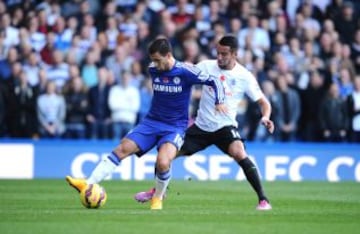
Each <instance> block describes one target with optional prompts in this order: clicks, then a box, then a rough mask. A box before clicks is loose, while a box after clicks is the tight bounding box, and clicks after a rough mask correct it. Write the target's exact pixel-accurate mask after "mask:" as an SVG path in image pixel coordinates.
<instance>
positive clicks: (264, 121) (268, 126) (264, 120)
mask: <svg viewBox="0 0 360 234" xmlns="http://www.w3.org/2000/svg"><path fill="white" fill-rule="evenodd" d="M261 124H262V125H264V126H265V127H266V129H267V130H268V131H269V132H270V133H271V134H272V133H273V132H274V129H275V126H274V122H273V121H271V120H270V119H269V118H267V117H262V118H261Z"/></svg>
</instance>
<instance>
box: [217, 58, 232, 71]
mask: <svg viewBox="0 0 360 234" xmlns="http://www.w3.org/2000/svg"><path fill="white" fill-rule="evenodd" d="M217 64H218V66H219V68H220V69H224V70H226V69H228V65H229V63H227V62H226V61H225V60H218V61H217Z"/></svg>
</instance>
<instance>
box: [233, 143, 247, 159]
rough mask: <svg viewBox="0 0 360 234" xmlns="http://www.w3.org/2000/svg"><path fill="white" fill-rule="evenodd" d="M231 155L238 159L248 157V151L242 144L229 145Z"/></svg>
mask: <svg viewBox="0 0 360 234" xmlns="http://www.w3.org/2000/svg"><path fill="white" fill-rule="evenodd" d="M229 155H230V156H231V157H232V158H234V159H235V160H236V161H240V160H243V159H244V158H246V151H245V149H244V147H243V146H242V145H233V146H232V147H229Z"/></svg>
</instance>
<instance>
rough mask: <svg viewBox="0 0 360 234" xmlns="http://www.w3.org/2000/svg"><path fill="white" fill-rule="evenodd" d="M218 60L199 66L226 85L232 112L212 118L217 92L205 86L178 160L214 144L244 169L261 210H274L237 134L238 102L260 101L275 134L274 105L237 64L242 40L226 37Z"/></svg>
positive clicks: (144, 195)
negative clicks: (247, 99) (246, 98)
mask: <svg viewBox="0 0 360 234" xmlns="http://www.w3.org/2000/svg"><path fill="white" fill-rule="evenodd" d="M216 51H217V57H216V59H208V60H203V61H201V62H199V63H198V64H197V67H199V68H200V69H201V70H202V71H205V72H207V73H209V74H211V75H213V76H216V77H217V79H219V80H221V81H222V82H223V85H224V87H225V94H226V95H225V102H224V104H225V105H226V107H227V109H228V112H226V113H225V114H218V115H212V114H211V112H212V110H213V109H214V103H213V102H212V100H213V99H214V93H213V91H212V89H211V88H209V87H203V91H202V95H201V98H200V104H199V109H198V112H197V116H196V119H195V122H194V124H193V125H192V126H190V127H189V128H188V129H187V131H186V134H185V139H184V144H183V146H182V147H181V149H180V151H179V152H178V155H177V157H180V156H190V155H192V154H195V153H196V152H199V151H201V150H203V149H205V148H207V147H208V146H210V145H215V146H216V147H217V148H219V149H220V150H221V151H222V152H224V153H225V154H227V155H229V156H230V157H232V158H233V159H234V160H235V162H236V163H237V164H238V165H239V166H240V167H241V168H242V169H243V171H244V174H245V176H246V179H247V180H248V182H249V183H250V184H251V186H252V188H253V189H254V191H255V192H256V195H257V197H258V201H259V202H258V204H257V206H256V209H257V210H271V209H272V206H271V205H270V202H269V200H268V198H267V197H266V195H265V192H264V190H263V188H262V184H261V181H260V177H259V174H258V171H257V168H256V166H255V165H254V163H253V162H252V161H251V159H250V158H249V157H248V156H247V152H246V150H245V146H244V143H243V141H242V139H241V137H240V134H239V133H238V131H237V127H238V122H237V121H236V110H237V106H238V103H239V102H240V101H241V100H242V99H243V97H244V95H245V94H246V95H247V96H248V97H249V98H250V99H251V100H252V101H255V102H257V104H258V105H259V107H260V109H261V113H262V117H261V119H260V121H259V122H260V123H261V124H263V125H264V126H265V127H266V129H267V130H268V131H269V132H270V133H273V131H274V128H275V127H274V123H273V121H271V120H270V115H271V105H270V103H269V101H268V100H267V98H266V97H265V95H264V93H263V92H262V91H261V89H260V86H259V84H258V82H257V80H256V78H255V77H254V75H253V74H251V72H250V71H248V70H247V69H246V68H245V67H244V66H242V65H241V64H240V63H238V62H237V51H238V40H237V38H236V37H235V36H233V35H225V36H223V37H222V38H221V39H220V40H219V42H218V43H217V46H216ZM155 191H156V188H155V189H154V188H152V189H150V190H148V191H145V192H139V193H137V194H136V195H135V199H136V200H137V201H139V202H147V201H148V200H150V199H151V198H152V196H153V194H154V192H155Z"/></svg>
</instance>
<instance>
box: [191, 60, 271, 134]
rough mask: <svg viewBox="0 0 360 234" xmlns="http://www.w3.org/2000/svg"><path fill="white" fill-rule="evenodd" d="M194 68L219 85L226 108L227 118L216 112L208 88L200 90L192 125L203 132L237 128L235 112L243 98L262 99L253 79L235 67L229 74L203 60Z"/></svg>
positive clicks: (245, 70)
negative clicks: (230, 127) (227, 127)
mask: <svg viewBox="0 0 360 234" xmlns="http://www.w3.org/2000/svg"><path fill="white" fill-rule="evenodd" d="M196 66H198V67H199V68H200V69H201V70H202V71H204V72H206V73H208V74H210V75H212V76H215V77H217V78H218V79H220V80H221V81H222V83H223V85H224V87H225V95H226V97H225V105H226V107H227V108H228V113H227V114H222V113H219V112H216V111H215V104H214V103H215V94H214V91H213V89H212V88H211V87H209V86H203V90H202V94H201V99H200V104H199V109H198V112H197V117H196V119H195V124H196V125H197V126H198V127H199V128H201V129H202V130H204V131H207V132H214V131H217V130H219V129H220V128H222V127H224V126H229V125H232V126H235V127H237V126H238V123H237V121H236V114H237V108H238V104H239V102H240V101H241V100H242V99H243V98H244V94H246V95H247V96H248V97H249V98H250V99H251V100H253V101H257V100H259V99H260V98H261V97H263V96H264V94H263V92H262V91H261V89H260V87H259V84H258V82H257V80H256V78H255V77H254V75H253V74H252V73H251V72H250V71H248V70H247V69H246V68H245V67H244V66H242V65H241V64H239V63H236V65H235V66H234V68H233V69H231V70H222V69H220V68H219V66H218V65H217V61H216V60H204V61H201V62H200V63H198V64H197V65H196Z"/></svg>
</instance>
